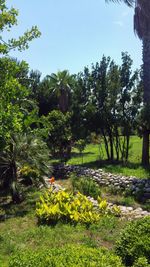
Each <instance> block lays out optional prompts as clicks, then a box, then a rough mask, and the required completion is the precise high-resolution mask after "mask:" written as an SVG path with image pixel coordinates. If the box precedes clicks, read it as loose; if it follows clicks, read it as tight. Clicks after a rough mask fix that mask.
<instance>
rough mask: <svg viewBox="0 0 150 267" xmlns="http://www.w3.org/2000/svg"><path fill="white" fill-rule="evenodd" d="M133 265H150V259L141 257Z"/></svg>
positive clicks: (135, 266) (149, 266)
mask: <svg viewBox="0 0 150 267" xmlns="http://www.w3.org/2000/svg"><path fill="white" fill-rule="evenodd" d="M133 267H150V264H148V261H147V259H146V258H145V257H141V258H138V260H137V261H135V263H134V265H133Z"/></svg>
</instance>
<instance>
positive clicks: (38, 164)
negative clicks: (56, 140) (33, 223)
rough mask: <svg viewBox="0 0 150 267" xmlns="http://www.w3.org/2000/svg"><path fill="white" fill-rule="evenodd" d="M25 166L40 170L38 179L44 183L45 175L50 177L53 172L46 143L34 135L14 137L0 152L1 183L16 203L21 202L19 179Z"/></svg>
mask: <svg viewBox="0 0 150 267" xmlns="http://www.w3.org/2000/svg"><path fill="white" fill-rule="evenodd" d="M25 165H28V166H30V167H31V168H33V169H35V170H38V171H39V177H37V179H39V180H40V182H43V183H44V179H43V175H49V174H51V171H52V168H51V165H50V162H49V150H48V147H47V145H46V143H45V142H44V141H43V140H42V139H40V138H39V137H36V136H34V135H33V134H32V133H30V134H28V135H27V134H16V135H14V136H13V137H12V138H11V140H10V142H9V143H8V144H7V145H6V146H5V148H4V149H3V151H0V181H1V182H2V181H3V184H4V190H5V191H7V190H9V191H10V193H11V196H12V200H13V202H15V203H18V202H20V201H21V197H20V191H19V187H18V184H19V183H18V182H19V179H18V178H19V170H20V169H21V167H23V166H25Z"/></svg>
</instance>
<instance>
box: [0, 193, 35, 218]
mask: <svg viewBox="0 0 150 267" xmlns="http://www.w3.org/2000/svg"><path fill="white" fill-rule="evenodd" d="M38 197H39V192H37V195H36V194H34V191H32V189H31V190H30V189H29V190H28V191H27V192H26V194H25V197H24V199H23V201H22V202H21V203H19V204H15V203H13V202H12V200H11V197H10V196H9V195H7V196H5V195H4V194H3V193H0V222H1V221H4V220H7V219H9V218H13V217H24V216H25V215H26V214H28V213H29V212H31V210H34V209H35V205H36V201H37V199H38Z"/></svg>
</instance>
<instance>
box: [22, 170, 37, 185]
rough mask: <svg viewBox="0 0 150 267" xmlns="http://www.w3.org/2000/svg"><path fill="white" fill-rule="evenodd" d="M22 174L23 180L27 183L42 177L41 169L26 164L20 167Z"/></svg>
mask: <svg viewBox="0 0 150 267" xmlns="http://www.w3.org/2000/svg"><path fill="white" fill-rule="evenodd" d="M20 176H21V178H22V182H23V183H24V184H26V185H30V184H33V183H34V182H36V181H37V180H39V177H40V171H38V170H37V169H34V168H31V167H30V166H29V165H24V166H23V167H22V168H21V169H20Z"/></svg>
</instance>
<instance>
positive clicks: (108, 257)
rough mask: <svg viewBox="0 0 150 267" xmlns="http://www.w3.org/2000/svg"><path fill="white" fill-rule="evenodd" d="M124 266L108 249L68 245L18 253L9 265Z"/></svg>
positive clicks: (43, 266) (40, 266) (41, 266)
mask: <svg viewBox="0 0 150 267" xmlns="http://www.w3.org/2000/svg"><path fill="white" fill-rule="evenodd" d="M14 266H15V267H29V266H30V267H64V266H66V267H76V266H77V267H86V266H87V267H91V266H93V267H108V266H111V267H116V266H117V267H123V265H122V263H121V260H120V258H119V257H117V256H116V255H114V254H113V253H112V252H109V251H107V250H106V249H97V248H88V247H84V246H81V245H79V246H76V245H74V246H72V245H66V246H64V247H63V248H57V249H55V248H53V249H51V250H46V251H40V252H36V253H31V252H28V253H24V254H21V255H20V254H18V255H16V256H14V257H12V258H11V260H10V264H9V267H14Z"/></svg>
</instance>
